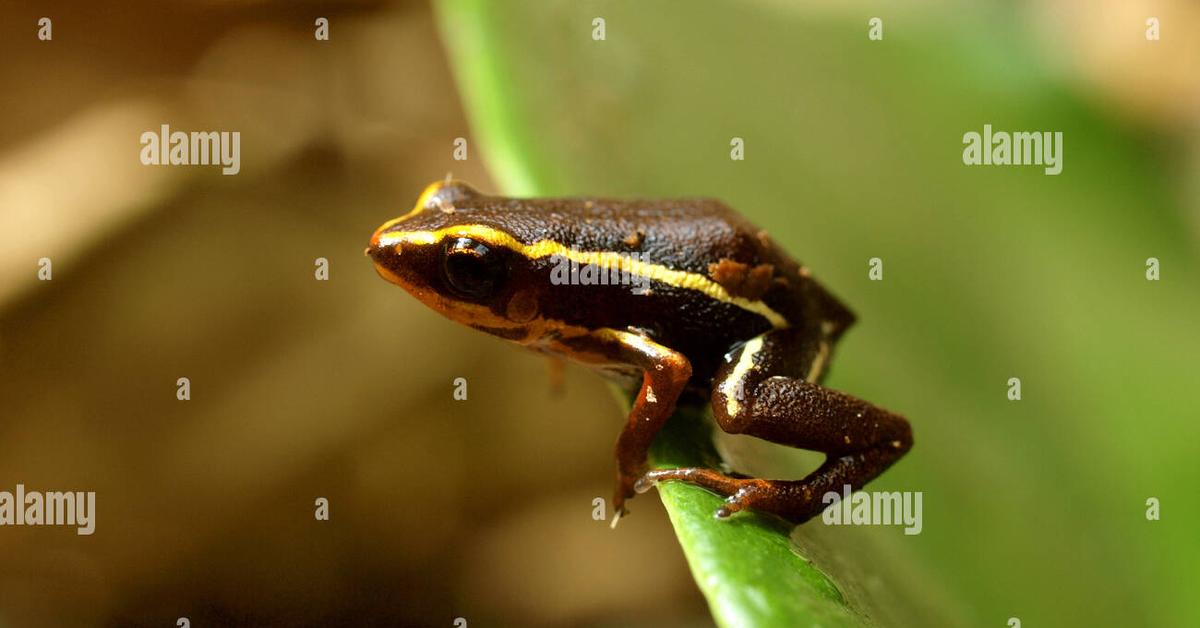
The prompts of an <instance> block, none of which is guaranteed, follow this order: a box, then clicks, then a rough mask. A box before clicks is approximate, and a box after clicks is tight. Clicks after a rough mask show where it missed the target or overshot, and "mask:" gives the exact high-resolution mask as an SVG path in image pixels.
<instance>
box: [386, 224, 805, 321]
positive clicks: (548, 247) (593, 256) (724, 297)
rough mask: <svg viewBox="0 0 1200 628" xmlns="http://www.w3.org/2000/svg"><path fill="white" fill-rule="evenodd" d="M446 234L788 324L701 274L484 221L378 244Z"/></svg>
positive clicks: (398, 234) (392, 236)
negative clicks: (608, 272)
mask: <svg viewBox="0 0 1200 628" xmlns="http://www.w3.org/2000/svg"><path fill="white" fill-rule="evenodd" d="M447 236H450V237H464V238H474V239H476V240H480V241H482V242H484V243H487V244H491V245H493V246H501V247H504V248H506V249H511V250H513V251H516V252H517V253H520V254H522V255H524V256H525V257H528V258H530V259H540V258H543V257H551V256H554V255H560V256H562V257H565V258H567V259H569V260H571V261H574V262H576V263H578V264H581V265H582V264H590V265H593V266H598V267H600V268H610V269H611V268H616V269H619V270H620V271H622V272H627V273H629V274H631V275H637V276H639V277H646V278H648V279H652V280H654V281H660V282H662V283H665V284H668V285H672V286H675V287H677V288H684V289H687V290H697V291H700V292H703V293H704V294H707V295H708V296H710V297H712V298H714V299H716V300H718V301H721V302H724V303H729V304H731V305H736V306H737V307H740V308H742V309H743V310H746V311H748V312H754V313H755V314H758V315H759V316H762V317H763V318H765V319H767V321H769V322H770V323H771V326H772V327H775V328H776V329H782V328H784V327H787V326H788V322H787V319H785V318H784V317H783V316H782V315H780V314H779V312H776V311H775V310H772V309H771V308H770V307H768V306H767V304H766V303H763V302H762V301H752V300H750V299H746V298H743V297H735V296H733V295H731V294H729V291H727V290H726V289H725V288H723V287H722V286H721V284H718V283H717V282H715V281H713V280H711V279H709V278H708V277H705V276H704V275H699V274H696V273H690V272H687V271H684V270H675V269H673V268H667V267H666V266H662V265H660V264H649V263H646V262H643V261H641V260H637V259H634V258H632V257H630V256H628V255H622V254H620V253H614V252H611V251H578V250H575V249H572V248H569V247H567V246H566V245H564V244H562V243H561V242H555V241H554V240H539V241H538V242H534V243H533V244H525V243H523V242H521V241H519V240H517V239H516V238H514V237H512V236H511V235H509V234H507V233H505V232H503V231H500V230H498V229H493V228H491V227H486V226H484V225H457V226H454V227H446V228H445V229H438V230H437V231H395V232H392V233H385V234H383V235H381V236H380V237H379V244H380V245H381V246H392V245H396V244H400V243H404V242H410V243H413V244H436V243H437V242H439V241H441V240H442V239H443V238H445V237H447Z"/></svg>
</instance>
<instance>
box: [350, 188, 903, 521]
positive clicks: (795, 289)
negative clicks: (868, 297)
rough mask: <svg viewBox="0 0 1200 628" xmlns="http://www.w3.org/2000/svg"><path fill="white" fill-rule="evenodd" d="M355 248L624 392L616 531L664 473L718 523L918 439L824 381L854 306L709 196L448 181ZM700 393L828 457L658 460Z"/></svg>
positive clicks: (752, 431)
mask: <svg viewBox="0 0 1200 628" xmlns="http://www.w3.org/2000/svg"><path fill="white" fill-rule="evenodd" d="M365 253H366V255H367V256H369V257H370V259H371V261H372V262H373V264H374V268H375V270H376V272H377V273H378V274H379V275H380V276H381V277H382V278H383V279H385V280H387V281H389V282H391V283H393V284H395V285H398V286H400V287H401V288H403V289H404V290H406V291H407V292H408V293H409V294H411V295H412V296H413V297H415V298H416V299H417V300H418V301H420V302H421V303H423V304H424V305H425V306H428V307H429V308H430V309H432V310H434V311H435V312H437V313H439V314H441V315H443V316H445V317H446V318H449V319H451V320H453V321H455V322H458V323H460V324H463V325H466V326H468V327H472V328H474V329H477V330H480V331H483V332H485V333H488V334H491V335H493V336H496V337H499V338H502V339H504V340H506V341H509V342H511V343H515V344H518V345H521V346H523V347H526V348H528V349H531V350H533V351H536V352H539V353H543V354H546V355H548V356H550V357H554V358H557V359H562V358H565V359H567V360H569V361H572V362H576V363H580V364H583V365H585V366H587V367H590V368H592V369H595V370H597V371H599V372H601V373H602V374H604V375H606V376H607V377H609V378H610V379H612V380H614V381H615V382H617V383H618V384H619V385H621V386H623V387H625V388H627V389H628V391H629V393H630V396H631V397H632V399H633V402H632V406H631V409H630V411H629V415H628V417H627V420H626V421H625V423H624V426H623V428H622V429H621V431H620V433H619V435H618V437H617V441H616V446H615V458H616V480H615V487H614V492H613V498H612V502H611V503H612V508H613V512H614V516H613V520H612V522H613V526H614V527H615V525H616V522H617V521H619V520H620V518H621V517H622V516H625V515H626V514H627V513H628V508H627V505H626V503H627V501H628V500H631V499H632V498H634V497H635V496H636V495H637V494H639V493H644V492H646V491H648V490H650V488H651V487H653V486H655V485H657V484H658V483H661V482H672V481H679V482H686V483H689V484H693V485H696V486H700V487H702V488H704V489H707V490H709V491H711V492H714V493H716V494H717V495H719V496H720V497H722V498H723V501H722V505H721V506H720V508H719V509H717V510H716V512H715V513H714V516H715V517H717V518H718V519H723V520H728V519H730V518H731V517H733V516H734V515H735V514H736V513H739V512H742V511H747V510H753V511H756V512H760V513H767V514H770V515H774V516H777V517H780V518H782V519H784V520H786V521H789V522H792V523H793V524H799V523H803V522H805V521H807V520H809V519H811V518H812V517H814V516H815V515H817V514H819V513H820V512H822V511H823V510H824V508H825V507H826V506H827V505H829V503H830V501H829V500H827V499H825V498H824V497H825V495H827V494H829V493H834V494H841V492H842V491H843V490H844V488H845V487H849V489H848V490H859V489H861V488H862V487H863V486H864V485H865V484H866V483H868V482H870V481H871V480H873V479H875V478H876V477H877V476H879V474H881V473H882V472H883V471H885V470H886V469H888V468H889V467H890V466H891V465H892V464H893V463H895V462H896V461H897V460H899V459H900V458H901V457H902V456H904V454H905V453H907V452H908V451H909V450H910V449H911V447H912V444H913V437H912V429H911V426H910V425H909V422H908V420H907V419H905V418H904V417H903V416H901V415H899V414H896V413H894V412H892V411H889V410H886V409H883V408H881V407H879V406H876V405H874V404H872V403H869V402H866V401H863V400H861V399H859V398H857V397H855V396H852V395H850V394H848V393H845V392H841V391H839V390H835V389H833V388H828V387H825V386H824V385H823V384H822V382H823V381H824V378H825V375H826V373H827V372H828V370H829V364H830V361H831V358H832V354H833V349H834V345H835V344H836V343H837V341H838V340H839V339H840V338H841V337H842V335H843V334H844V333H845V332H846V330H847V329H848V328H849V327H850V326H851V325H852V324H853V323H854V322H855V321H856V316H855V314H854V313H853V312H852V311H851V310H850V309H849V308H848V307H847V306H846V305H844V304H843V303H842V302H841V301H840V300H839V299H838V298H836V297H835V296H834V295H833V294H832V293H831V292H830V291H829V290H827V289H826V288H825V287H824V286H823V285H822V284H820V283H819V282H818V281H817V280H816V278H815V277H814V276H813V273H812V272H811V270H810V269H809V268H808V267H807V266H804V265H801V264H800V263H798V262H796V261H795V260H794V259H793V258H792V257H791V256H790V255H789V254H788V253H786V252H785V251H784V250H783V249H782V248H781V247H780V246H779V245H778V244H777V243H776V242H775V240H774V239H773V238H771V237H770V236H769V235H768V234H767V232H766V231H764V230H762V229H759V228H758V227H756V226H755V225H754V224H753V223H751V222H750V221H749V220H748V219H746V218H745V217H743V216H742V215H741V214H739V213H738V212H737V211H735V210H734V209H732V208H731V207H729V206H728V205H726V204H725V203H723V202H721V201H719V200H715V199H711V198H699V197H698V198H669V199H650V200H635V199H623V198H599V197H597V198H592V197H563V198H511V197H505V196H498V195H488V194H483V193H481V192H479V191H478V190H476V189H475V188H474V187H472V186H470V185H469V184H467V183H465V182H463V181H460V180H456V179H452V178H450V177H447V178H446V179H445V180H442V181H437V182H434V183H432V184H430V185H429V186H427V187H426V188H425V189H424V190H423V191H422V192H421V194H420V195H419V196H418V198H417V202H416V204H415V206H414V207H413V209H412V210H411V211H409V212H408V213H406V214H404V215H402V216H400V217H398V218H395V219H392V220H388V221H387V222H385V223H383V224H382V225H381V226H380V227H379V228H378V229H376V230H375V232H374V233H373V234H372V235H371V237H370V242H369V246H368V247H367V249H366V251H365ZM589 270H591V271H593V272H587V271H589ZM706 405H707V406H710V407H711V417H712V421H713V422H714V423H715V425H716V426H717V427H719V428H720V429H721V430H722V431H724V432H726V433H729V434H739V435H747V436H750V437H755V438H758V439H762V440H765V441H768V442H771V443H776V444H779V445H784V446H787V447H792V448H799V449H806V450H811V451H816V452H820V453H823V454H825V460H824V462H823V463H822V464H821V465H820V466H819V467H818V468H817V469H816V470H814V471H812V472H811V473H809V474H808V475H806V476H805V477H803V478H801V479H767V478H755V477H748V476H745V475H742V474H739V473H736V472H733V471H732V470H730V469H728V468H722V469H713V468H706V467H688V468H667V469H651V468H650V467H649V463H648V455H649V449H650V446H651V444H652V443H653V442H654V439H655V436H656V435H657V434H658V432H659V431H660V430H661V429H662V427H663V426H664V424H665V423H666V421H667V420H668V419H669V418H670V417H671V416H672V415H673V414H674V413H675V411H676V409H677V408H678V407H680V406H687V407H700V408H704V407H705V406H706Z"/></svg>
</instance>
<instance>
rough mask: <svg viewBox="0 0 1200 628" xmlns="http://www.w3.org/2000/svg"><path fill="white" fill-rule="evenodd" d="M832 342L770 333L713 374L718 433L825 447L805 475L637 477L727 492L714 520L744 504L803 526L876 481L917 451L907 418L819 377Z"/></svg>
mask: <svg viewBox="0 0 1200 628" xmlns="http://www.w3.org/2000/svg"><path fill="white" fill-rule="evenodd" d="M829 351H830V342H829V340H828V338H826V337H824V336H822V335H821V334H813V333H811V331H810V332H809V333H805V332H804V330H799V329H791V328H789V329H781V330H775V331H771V332H767V333H766V334H763V335H762V336H759V337H757V338H755V339H753V340H751V341H750V342H747V343H746V344H745V345H744V346H743V347H741V348H740V349H738V350H736V351H734V352H733V353H732V354H731V355H730V356H729V357H730V359H729V360H728V361H727V363H726V364H724V365H722V366H721V368H720V369H719V370H718V371H717V376H716V378H715V379H714V386H713V395H712V405H713V416H714V418H715V419H716V421H717V424H718V425H720V426H721V429H722V430H724V431H726V432H729V433H731V434H748V435H750V436H755V437H758V438H762V439H764V440H767V441H770V442H773V443H779V444H781V445H787V446H790V447H798V448H802V449H811V450H815V451H820V452H824V453H825V454H826V456H827V458H826V460H825V463H824V464H822V465H821V467H820V468H818V469H817V470H816V471H814V472H812V473H811V474H809V475H808V477H805V478H804V479H802V480H762V479H753V478H751V479H746V478H735V477H731V476H728V475H724V474H721V473H718V472H716V471H713V470H710V469H663V470H656V471H650V472H649V473H647V474H646V475H645V476H644V477H643V478H642V479H641V480H640V481H639V483H638V485H637V486H636V488H637V489H638V490H646V489H648V488H649V486H650V485H651V484H653V483H654V482H661V481H666V480H681V481H684V482H690V483H692V484H697V485H699V486H703V487H705V488H707V489H709V490H712V491H714V492H716V493H719V494H720V495H722V496H725V497H726V498H727V499H726V503H725V506H724V507H722V508H721V509H720V510H719V511H717V516H718V517H721V518H724V517H728V516H729V515H731V514H733V513H735V512H738V511H740V510H743V509H745V508H754V509H756V510H761V511H766V512H771V513H774V514H776V515H779V516H781V517H784V518H785V519H788V520H791V521H794V522H796V523H800V522H802V521H805V520H807V519H809V518H811V517H812V516H814V515H816V514H817V513H819V512H821V510H823V509H824V507H825V506H826V505H827V504H826V502H825V501H823V496H824V495H825V494H826V493H827V492H834V493H837V494H839V495H841V493H842V486H843V485H846V484H848V485H850V487H851V489H852V490H857V489H859V488H861V487H862V486H863V485H864V484H866V483H867V482H869V481H871V480H872V479H874V478H875V477H876V476H878V475H879V474H880V473H882V472H883V471H884V470H885V469H887V468H888V467H889V466H891V465H892V463H894V462H895V461H896V460H898V459H899V458H900V457H901V456H903V455H904V453H905V452H907V451H908V450H909V449H910V448H911V447H912V430H911V429H910V428H909V425H908V421H906V420H905V419H904V418H903V417H901V416H899V415H896V414H893V413H891V412H888V411H887V410H884V409H882V408H879V407H876V406H874V405H872V404H869V403H867V402H865V401H862V400H861V399H858V398H856V397H853V396H851V395H847V394H845V393H842V392H838V391H836V390H832V389H830V388H825V387H824V386H821V385H820V384H818V383H816V382H817V381H819V380H820V377H821V375H822V374H823V373H824V370H825V366H826V363H827V361H828V359H829Z"/></svg>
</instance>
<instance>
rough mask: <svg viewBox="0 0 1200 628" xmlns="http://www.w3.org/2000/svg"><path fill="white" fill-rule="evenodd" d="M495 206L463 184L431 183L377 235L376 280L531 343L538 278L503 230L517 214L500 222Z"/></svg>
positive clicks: (373, 255)
mask: <svg viewBox="0 0 1200 628" xmlns="http://www.w3.org/2000/svg"><path fill="white" fill-rule="evenodd" d="M500 204H502V203H501V200H500V199H496V198H493V197H488V196H485V195H483V194H480V193H479V192H477V191H475V190H474V189H473V188H471V187H470V186H468V185H467V184H465V183H462V182H461V181H453V180H447V181H444V182H438V183H434V184H432V185H430V186H428V187H427V188H425V191H424V192H422V193H421V196H420V197H419V198H418V199H417V204H416V206H415V207H414V208H413V210H412V211H410V212H409V213H407V214H405V215H404V216H401V217H400V218H397V219H395V220H390V221H388V222H386V223H384V224H383V225H382V226H380V227H379V229H377V230H376V231H375V234H374V235H372V236H371V245H370V247H368V248H367V254H368V255H370V257H371V259H372V260H373V261H374V262H375V270H376V271H377V272H378V273H379V274H380V276H382V277H383V278H384V279H387V280H388V281H390V282H392V283H394V284H396V285H398V286H400V287H402V288H404V289H405V290H407V291H408V292H409V293H410V294H412V295H413V296H415V297H416V298H417V299H419V300H420V301H421V302H422V303H424V304H425V305H427V306H429V307H430V308H432V309H433V310H435V311H437V312H438V313H440V314H442V315H444V316H446V317H448V318H450V319H452V320H455V321H457V322H459V323H462V324H464V325H469V326H471V327H474V328H476V329H480V330H483V331H486V332H488V333H491V334H495V335H497V336H501V337H504V338H508V339H510V340H518V341H526V340H533V336H534V327H536V320H537V318H538V313H539V307H538V304H539V303H540V298H541V294H542V293H541V290H540V283H541V281H540V280H539V279H538V276H540V275H541V273H540V272H539V271H538V269H537V268H534V266H536V264H534V263H532V262H533V261H534V260H530V259H528V258H526V257H525V256H523V255H522V254H520V253H519V252H518V251H519V250H521V248H522V244H521V242H520V240H519V239H518V238H516V237H515V236H514V235H513V234H512V233H511V232H510V231H508V230H507V229H506V225H507V222H508V221H511V220H513V219H514V218H515V216H512V215H509V216H508V218H505V215H506V211H505V210H506V209H507V208H502V207H498V205H500ZM507 213H510V214H511V212H507ZM517 222H523V221H521V220H519V219H518V220H517Z"/></svg>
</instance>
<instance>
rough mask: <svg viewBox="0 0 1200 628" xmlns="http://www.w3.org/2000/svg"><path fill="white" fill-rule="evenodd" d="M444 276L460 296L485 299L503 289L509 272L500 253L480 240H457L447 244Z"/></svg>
mask: <svg viewBox="0 0 1200 628" xmlns="http://www.w3.org/2000/svg"><path fill="white" fill-rule="evenodd" d="M442 272H443V273H445V275H446V283H447V284H449V286H450V289H451V290H452V291H454V292H455V293H457V294H458V295H459V296H462V297H466V298H471V299H482V298H485V297H487V296H489V295H491V294H492V293H493V292H495V291H496V289H497V288H498V287H499V286H500V282H502V281H503V280H504V275H505V272H506V268H505V263H504V259H503V256H502V255H501V254H500V253H499V252H498V251H495V250H493V249H491V248H489V247H488V246H487V245H485V244H484V243H482V242H479V241H477V240H472V239H470V238H455V239H453V240H450V241H449V242H447V243H446V255H445V258H444V259H443V261H442Z"/></svg>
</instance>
